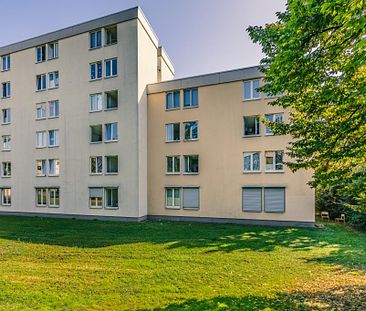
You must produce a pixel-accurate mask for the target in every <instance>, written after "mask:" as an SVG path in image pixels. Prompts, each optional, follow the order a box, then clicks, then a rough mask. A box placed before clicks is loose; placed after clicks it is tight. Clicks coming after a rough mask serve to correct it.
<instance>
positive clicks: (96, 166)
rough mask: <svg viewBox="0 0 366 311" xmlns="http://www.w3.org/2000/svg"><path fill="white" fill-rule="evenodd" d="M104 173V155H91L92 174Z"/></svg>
mask: <svg viewBox="0 0 366 311" xmlns="http://www.w3.org/2000/svg"><path fill="white" fill-rule="evenodd" d="M102 173H103V157H102V156H95V157H90V174H93V175H97V174H102Z"/></svg>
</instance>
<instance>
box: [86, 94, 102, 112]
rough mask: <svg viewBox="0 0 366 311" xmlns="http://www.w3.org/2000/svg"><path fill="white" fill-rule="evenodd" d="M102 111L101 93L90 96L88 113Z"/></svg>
mask: <svg viewBox="0 0 366 311" xmlns="http://www.w3.org/2000/svg"><path fill="white" fill-rule="evenodd" d="M102 109H103V95H102V93H98V94H92V95H90V110H89V111H90V112H95V111H101V110H102Z"/></svg>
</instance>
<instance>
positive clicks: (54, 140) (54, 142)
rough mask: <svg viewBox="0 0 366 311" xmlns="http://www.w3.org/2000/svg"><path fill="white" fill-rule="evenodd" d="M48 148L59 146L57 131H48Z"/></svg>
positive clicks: (58, 133)
mask: <svg viewBox="0 0 366 311" xmlns="http://www.w3.org/2000/svg"><path fill="white" fill-rule="evenodd" d="M48 135H49V136H48V137H49V140H48V146H49V147H58V146H59V145H60V131H59V130H49V131H48Z"/></svg>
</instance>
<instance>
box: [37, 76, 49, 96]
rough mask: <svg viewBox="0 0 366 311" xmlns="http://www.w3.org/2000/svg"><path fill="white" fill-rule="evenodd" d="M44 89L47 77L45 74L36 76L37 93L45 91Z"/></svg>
mask: <svg viewBox="0 0 366 311" xmlns="http://www.w3.org/2000/svg"><path fill="white" fill-rule="evenodd" d="M38 81H40V84H38ZM39 86H40V87H39ZM46 89H47V75H46V74H45V73H42V74H39V75H37V76H36V90H37V92H41V91H45V90H46Z"/></svg>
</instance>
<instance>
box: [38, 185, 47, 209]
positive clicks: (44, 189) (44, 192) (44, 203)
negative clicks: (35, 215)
mask: <svg viewBox="0 0 366 311" xmlns="http://www.w3.org/2000/svg"><path fill="white" fill-rule="evenodd" d="M47 190H48V189H47V188H36V206H37V207H47V202H48V191H47ZM38 191H41V192H42V193H41V198H42V199H41V201H42V202H41V203H39V202H38ZM43 194H46V196H45V199H46V201H45V202H43V199H44V196H43Z"/></svg>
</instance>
